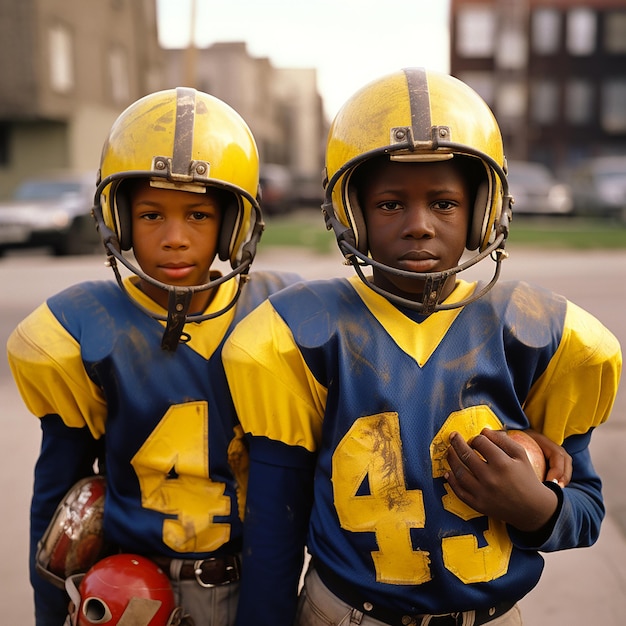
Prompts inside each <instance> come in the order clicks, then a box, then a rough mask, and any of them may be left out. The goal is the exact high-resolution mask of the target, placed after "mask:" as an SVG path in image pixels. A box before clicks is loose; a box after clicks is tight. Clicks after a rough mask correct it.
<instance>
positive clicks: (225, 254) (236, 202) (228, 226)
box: [217, 193, 243, 261]
mask: <svg viewBox="0 0 626 626" xmlns="http://www.w3.org/2000/svg"><path fill="white" fill-rule="evenodd" d="M242 202H243V199H239V198H238V197H237V196H235V195H234V194H230V193H229V194H228V197H227V199H226V202H224V210H223V214H222V226H221V228H220V234H219V239H218V242H217V255H218V257H219V259H220V261H228V260H229V259H230V257H231V252H233V251H232V247H233V245H234V243H235V241H236V240H237V230H238V229H239V226H240V208H241V203H242Z"/></svg>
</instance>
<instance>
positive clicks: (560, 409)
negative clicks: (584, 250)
mask: <svg viewBox="0 0 626 626" xmlns="http://www.w3.org/2000/svg"><path fill="white" fill-rule="evenodd" d="M326 168H327V177H328V178H327V183H326V191H325V203H324V211H325V213H326V219H327V223H328V225H329V227H332V228H333V229H334V231H335V235H336V237H337V241H338V245H339V247H340V249H341V250H342V252H343V254H344V256H345V257H346V259H347V261H348V262H350V263H351V264H352V265H353V266H354V268H355V270H356V272H357V274H358V276H355V277H353V278H352V279H350V280H346V279H334V280H330V281H317V282H313V283H301V284H300V285H296V286H293V287H289V288H288V289H286V290H285V291H283V292H282V293H280V294H275V295H273V296H271V297H270V298H269V300H268V301H267V302H265V303H263V304H262V305H261V306H260V307H259V308H258V309H256V311H254V312H253V313H252V314H251V315H250V316H249V317H248V318H247V319H246V320H244V321H243V322H241V323H240V324H239V325H238V327H237V328H236V329H235V331H234V332H233V334H232V335H231V337H230V338H229V340H228V342H227V344H226V345H225V347H224V350H223V353H222V354H223V359H224V363H225V369H226V374H227V377H228V380H229V384H230V387H231V393H232V396H233V400H234V403H235V407H236V409H237V412H238V415H239V418H240V420H241V422H242V425H243V428H244V430H245V431H246V432H247V433H249V435H250V437H249V441H250V461H251V465H250V477H251V479H250V482H249V488H248V500H247V506H246V528H245V533H244V552H243V553H244V555H245V556H244V563H243V570H244V577H243V579H242V587H241V596H240V608H239V613H238V623H239V624H241V625H244V624H248V623H254V624H257V625H259V624H273V625H274V626H276V625H281V624H285V625H287V624H292V623H294V615H295V613H296V606H295V605H296V589H297V585H298V576H299V569H300V566H301V563H302V551H303V546H304V544H305V540H306V544H307V546H308V550H309V552H310V554H311V565H310V567H309V569H308V572H307V575H306V578H305V582H304V589H303V591H302V593H301V595H300V600H299V603H298V611H297V618H296V619H295V623H297V624H302V625H304V624H306V625H307V626H310V625H319V626H321V625H322V624H325V625H327V624H346V625H347V624H349V623H350V624H352V623H355V624H360V625H361V626H370V625H371V626H380V625H381V624H392V625H394V626H400V625H402V626H409V625H426V624H430V625H431V626H435V625H438V626H439V625H441V626H443V625H444V624H463V625H464V626H472V625H473V626H476V625H478V624H484V623H490V624H492V625H493V626H496V625H498V626H503V625H505V624H506V625H512V624H520V623H521V618H520V615H519V610H518V607H517V604H516V603H517V601H518V600H519V599H520V598H522V597H523V596H524V595H525V594H526V593H528V591H530V590H531V589H532V588H533V587H534V586H535V585H536V583H537V581H538V580H539V577H540V575H541V570H542V564H543V560H542V558H541V556H540V554H539V551H540V550H541V551H552V550H562V549H567V548H572V547H577V546H588V545H591V544H592V543H593V542H594V541H595V540H596V538H597V536H598V533H599V529H600V523H601V520H602V517H603V514H604V508H603V503H602V495H601V486H600V479H599V478H598V476H597V475H596V473H595V471H594V469H593V466H592V464H591V460H590V457H589V448H588V445H589V439H590V435H591V431H592V430H593V428H594V427H595V426H597V425H599V424H600V423H602V422H603V421H604V420H606V419H607V417H608V415H609V413H610V410H611V407H612V404H613V400H614V397H615V392H616V388H617V384H618V378H619V373H620V369H621V354H620V348H619V345H618V344H617V341H616V340H615V338H614V337H613V336H612V335H611V333H610V332H609V331H607V330H606V329H605V328H604V327H603V326H602V325H601V324H600V323H599V322H598V321H597V320H596V319H594V318H593V317H591V316H590V315H589V314H587V313H586V312H584V311H582V310H581V309H579V308H578V307H576V306H575V305H574V304H572V303H570V302H568V301H566V300H565V298H563V297H561V296H558V295H555V294H552V293H549V292H547V291H544V290H542V289H539V288H535V287H532V286H530V285H528V284H526V283H504V284H499V285H497V284H496V281H497V278H498V274H499V267H500V263H501V261H502V259H503V258H505V253H504V244H505V241H506V237H507V234H508V224H509V217H510V206H509V204H510V197H509V196H508V186H507V180H506V174H505V160H504V154H503V148H502V141H501V136H500V131H499V128H498V125H497V123H496V121H495V119H494V117H493V115H492V113H491V111H490V110H489V109H488V107H487V106H486V104H485V103H484V102H483V101H482V100H481V99H480V97H479V96H478V95H477V94H476V93H475V92H474V91H472V90H471V89H470V88H469V87H467V86H466V85H465V84H463V83H461V82H460V81H458V80H456V79H454V78H452V77H450V76H446V75H441V74H436V73H433V72H426V71H424V70H421V69H408V70H405V71H402V72H398V73H395V74H391V75H389V76H385V77H383V78H381V79H379V80H377V81H374V82H373V83H371V84H369V85H367V86H366V87H364V88H363V89H361V90H360V91H358V92H357V93H356V94H355V95H354V96H353V97H352V98H351V99H350V100H348V102H347V103H346V104H345V105H344V107H343V108H342V109H341V110H340V112H339V113H338V115H337V117H336V118H335V120H334V122H333V124H332V126H331V129H330V133H329V139H328V145H327V153H326ZM465 249H468V250H477V252H476V253H475V254H474V255H473V256H472V257H471V258H470V259H468V260H467V261H466V262H465V263H463V265H459V262H460V259H461V256H462V255H463V254H464V251H465ZM489 255H491V256H492V258H494V260H495V262H496V269H495V272H494V275H493V278H492V279H491V280H490V281H489V282H488V283H486V284H485V283H483V282H478V283H468V282H465V281H463V280H460V279H458V278H457V274H458V273H459V272H461V271H463V270H464V269H466V268H467V267H470V266H471V265H474V264H476V263H478V262H479V261H480V260H482V259H484V258H486V257H488V256H489ZM364 265H369V266H371V267H372V268H373V273H372V276H371V277H368V276H366V275H365V274H364V272H363V266H364ZM252 380H254V382H255V386H256V394H255V396H254V398H251V397H249V396H248V395H247V394H246V389H247V388H248V387H249V385H250V383H251V381H252ZM531 428H532V429H534V430H535V431H537V433H538V435H539V436H538V439H539V441H540V443H541V444H542V447H543V448H544V453H546V455H547V456H548V457H549V461H550V466H551V468H550V470H549V471H548V473H547V476H546V477H545V481H543V482H542V481H541V480H538V479H537V477H536V475H535V473H534V470H533V467H532V466H531V464H530V462H529V460H528V458H527V456H526V454H525V451H524V449H523V447H522V446H520V445H518V444H517V443H516V442H515V441H512V440H511V439H510V438H509V437H508V435H507V433H506V432H504V430H505V429H516V430H518V429H522V430H527V429H531ZM550 440H551V441H552V442H555V443H558V444H562V445H563V447H564V448H565V450H566V451H567V452H568V453H569V454H570V455H571V458H572V462H573V471H572V474H571V478H572V480H571V483H569V484H568V485H567V487H565V488H563V487H564V486H565V484H566V483H567V482H568V478H569V476H568V475H567V471H565V472H564V471H563V460H562V459H561V458H560V457H559V454H558V449H557V448H556V446H555V443H551V442H550ZM563 474H565V476H563ZM554 479H556V480H554ZM253 616H254V619H253Z"/></svg>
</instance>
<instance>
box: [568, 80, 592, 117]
mask: <svg viewBox="0 0 626 626" xmlns="http://www.w3.org/2000/svg"><path fill="white" fill-rule="evenodd" d="M592 115H593V85H592V84H591V83H590V82H589V81H588V80H583V79H574V80H571V81H570V82H569V83H567V85H566V86H565V119H566V120H567V121H568V122H569V123H570V124H574V125H579V124H588V123H589V122H590V121H591V118H592Z"/></svg>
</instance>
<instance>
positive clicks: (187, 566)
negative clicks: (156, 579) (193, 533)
mask: <svg viewBox="0 0 626 626" xmlns="http://www.w3.org/2000/svg"><path fill="white" fill-rule="evenodd" d="M150 559H151V560H152V561H153V562H154V563H156V564H157V565H158V566H159V567H160V568H161V569H162V570H163V571H164V572H165V574H167V575H168V576H169V577H170V578H171V579H173V580H196V581H197V582H198V584H199V585H200V586H201V587H218V586H220V585H229V584H230V583H234V582H237V581H238V580H239V578H240V575H241V566H240V563H239V557H238V556H234V555H230V554H227V555H224V556H215V557H209V558H206V559H195V560H185V559H173V558H170V557H167V556H151V557H150Z"/></svg>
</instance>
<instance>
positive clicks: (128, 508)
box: [8, 272, 297, 558]
mask: <svg viewBox="0 0 626 626" xmlns="http://www.w3.org/2000/svg"><path fill="white" fill-rule="evenodd" d="M296 279H297V277H296V276H295V275H287V274H285V275H279V274H269V273H267V274H266V273H262V272H257V273H252V274H251V275H250V280H249V282H248V283H247V284H246V286H245V287H244V288H243V291H242V295H241V296H240V299H239V301H238V303H237V306H236V307H235V308H233V309H231V310H230V311H228V312H227V313H225V314H224V315H221V316H219V317H216V318H214V319H210V320H206V321H203V322H201V323H190V324H187V325H186V326H185V328H184V331H185V332H186V333H188V334H189V336H190V339H189V341H188V342H187V343H184V344H181V345H180V346H179V348H178V349H177V350H176V351H175V352H167V351H164V350H162V349H161V338H162V335H163V326H164V322H159V321H156V320H154V319H152V318H151V317H149V316H148V315H147V314H146V313H144V312H143V311H141V310H140V309H139V308H138V307H137V306H135V305H134V304H133V303H132V302H131V301H130V299H129V298H128V297H127V296H126V295H124V293H123V292H122V291H121V289H120V288H119V287H118V286H117V285H116V284H115V283H114V282H112V281H111V282H108V281H102V282H87V283H82V284H79V285H76V286H74V287H71V288H69V289H67V290H65V291H63V292H61V293H59V294H58V295H55V296H53V297H51V298H50V299H49V300H48V301H47V302H46V303H44V304H42V305H41V306H40V307H39V308H38V309H36V310H35V311H34V312H33V313H32V314H31V315H30V316H28V317H27V318H26V319H25V320H24V321H22V322H21V323H20V324H19V326H18V327H17V328H16V330H15V331H14V332H13V334H12V335H11V337H10V338H9V341H8V355H9V361H10V365H11V368H12V371H13V374H14V377H15V380H16V382H17V385H18V388H19V391H20V393H21V395H22V397H23V399H24V402H25V404H26V405H27V407H28V409H29V410H30V411H31V412H32V413H34V414H35V415H36V416H38V417H41V418H43V417H45V416H50V415H58V416H59V417H60V419H61V421H62V424H63V425H64V426H65V427H66V428H67V429H68V431H78V430H80V429H82V430H85V429H88V430H89V432H90V433H91V435H92V437H93V438H94V439H100V440H101V439H102V438H104V442H105V459H106V473H107V496H106V504H105V521H104V525H105V534H106V536H107V538H108V539H109V540H111V541H113V542H116V543H117V544H119V546H120V547H122V549H124V550H126V551H132V552H138V553H142V554H147V555H151V554H160V555H167V556H172V557H175V556H181V555H185V556H186V557H188V558H196V557H198V558H200V557H204V556H207V555H210V554H212V553H216V552H228V551H230V552H234V551H236V550H238V549H239V547H240V543H241V532H242V515H243V505H244V500H245V490H246V479H247V469H248V460H247V451H246V449H245V446H244V445H243V443H242V432H241V428H240V426H239V425H238V421H237V418H236V415H235V412H234V408H233V404H232V400H231V398H230V395H229V393H228V386H227V384H226V379H225V375H224V371H223V367H222V364H221V358H220V352H221V347H222V344H223V342H224V339H225V338H226V337H227V336H228V334H229V333H230V331H231V329H232V328H233V327H234V325H235V324H236V323H237V322H238V321H239V320H240V319H241V318H243V317H244V316H245V315H246V314H247V313H249V312H250V311H251V310H252V309H253V308H254V307H255V306H257V305H258V304H259V303H260V302H262V301H263V300H264V299H265V298H266V297H267V296H268V295H269V294H270V293H273V292H275V291H277V290H279V289H281V288H283V287H284V286H285V285H287V284H290V283H292V282H294V281H295V280H296ZM126 287H127V289H128V291H129V293H130V295H131V296H132V297H133V298H135V299H136V300H137V301H138V302H139V303H140V304H142V305H143V306H144V307H146V308H147V309H149V310H152V311H155V312H158V313H161V314H162V315H165V314H166V311H165V310H163V309H160V308H159V307H158V306H157V305H156V304H155V303H154V302H153V301H152V300H150V299H149V298H148V297H147V296H145V295H144V294H143V293H142V292H141V291H140V290H138V289H137V288H136V287H135V286H134V284H133V282H132V279H130V278H129V279H126ZM234 289H235V281H227V282H226V283H224V284H223V285H221V286H220V287H219V288H218V290H217V293H216V294H215V296H214V298H213V300H212V302H211V304H210V306H209V309H207V311H206V312H207V313H210V312H211V311H212V310H216V311H217V310H219V309H220V308H223V307H224V305H225V304H226V303H228V302H229V301H230V300H231V298H232V296H233V290H234ZM41 462H42V461H41V460H40V463H41ZM56 462H57V463H62V462H63V461H62V460H60V459H59V460H57V461H56ZM66 462H67V463H68V465H69V464H70V463H71V462H72V460H70V459H67V460H66ZM41 469H42V468H40V470H41ZM43 469H45V470H46V473H47V475H48V476H50V477H53V476H54V475H55V474H57V472H58V475H59V480H61V478H60V477H61V476H62V475H63V472H62V471H61V469H60V468H58V467H47V468H43ZM70 486H71V485H70V484H68V485H66V486H65V488H64V491H65V490H67V489H69V487H70ZM45 498H46V494H45V493H38V492H36V493H35V495H34V500H33V505H34V509H33V510H38V501H43V500H45ZM44 508H45V507H44Z"/></svg>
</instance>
